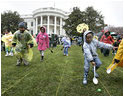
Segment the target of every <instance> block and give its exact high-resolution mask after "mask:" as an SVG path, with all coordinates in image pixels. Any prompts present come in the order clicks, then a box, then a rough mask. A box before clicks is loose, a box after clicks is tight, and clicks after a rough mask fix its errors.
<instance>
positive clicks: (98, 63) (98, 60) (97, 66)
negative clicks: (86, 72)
mask: <svg viewBox="0 0 124 97" xmlns="http://www.w3.org/2000/svg"><path fill="white" fill-rule="evenodd" d="M94 61H95V63H96V70H97V69H98V68H99V67H100V66H101V64H102V62H101V61H100V59H99V58H98V57H96V58H94ZM93 69H94V68H93ZM93 71H94V70H93ZM95 77H99V75H98V74H97V73H96V72H95Z"/></svg>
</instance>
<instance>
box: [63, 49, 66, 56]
mask: <svg viewBox="0 0 124 97" xmlns="http://www.w3.org/2000/svg"><path fill="white" fill-rule="evenodd" d="M63 51H64V55H66V47H64V50H63Z"/></svg>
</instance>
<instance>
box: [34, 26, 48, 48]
mask: <svg viewBox="0 0 124 97" xmlns="http://www.w3.org/2000/svg"><path fill="white" fill-rule="evenodd" d="M44 28H45V27H44ZM36 41H37V43H38V50H46V49H47V48H49V37H48V34H47V33H46V28H45V33H42V32H39V34H38V35H37V38H36Z"/></svg>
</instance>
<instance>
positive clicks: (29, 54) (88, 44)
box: [2, 22, 123, 84]
mask: <svg viewBox="0 0 124 97" xmlns="http://www.w3.org/2000/svg"><path fill="white" fill-rule="evenodd" d="M4 32H5V35H3V36H2V42H4V43H5V52H6V55H5V56H13V53H14V55H15V56H16V58H17V64H16V65H17V66H20V65H21V64H22V63H24V65H29V62H30V61H31V60H32V58H33V51H32V47H34V46H36V45H37V46H38V50H39V52H40V58H39V59H40V61H43V60H44V52H45V50H47V49H48V48H49V46H50V47H51V43H50V42H51V41H50V40H52V39H50V38H49V36H48V34H47V33H46V28H45V27H44V26H42V27H40V32H39V33H38V35H37V36H36V39H34V37H33V36H32V35H31V34H30V33H29V32H28V30H27V27H26V24H25V23H24V22H21V23H19V30H17V31H16V32H15V33H14V34H12V33H11V32H10V30H8V29H5V31H4ZM82 33H83V34H82V36H81V37H80V38H79V40H80V41H78V44H79V45H82V51H83V54H84V74H83V75H84V76H83V82H82V83H83V84H87V83H88V82H87V77H88V72H89V68H90V64H91V65H93V66H95V69H96V70H98V69H99V67H100V66H101V64H102V62H101V61H100V59H99V57H98V54H97V52H96V51H97V48H100V49H101V53H103V55H104V56H105V57H106V56H109V53H110V50H113V53H114V54H115V53H118V54H119V53H121V54H119V55H120V56H121V57H118V55H116V56H115V58H114V59H113V63H119V64H121V65H120V66H122V64H123V63H122V60H123V59H122V56H123V51H122V50H123V46H122V45H123V40H122V39H123V37H118V38H117V39H115V40H114V39H113V38H112V36H111V34H110V31H108V30H107V31H104V32H103V35H102V37H101V39H100V41H98V39H97V38H96V37H95V36H94V34H95V33H93V32H92V31H90V30H83V32H82ZM94 37H95V38H94ZM72 41H73V40H72V38H69V37H68V36H64V37H63V38H62V39H61V43H62V45H63V48H62V50H63V55H64V56H68V55H69V52H68V49H69V48H70V47H71V45H72ZM120 42H121V43H120ZM119 44H120V45H121V46H120V45H119ZM118 47H119V50H118ZM120 49H121V51H120ZM120 62H121V63H120ZM95 77H99V75H98V73H96V72H95Z"/></svg>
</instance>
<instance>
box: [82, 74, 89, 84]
mask: <svg viewBox="0 0 124 97" xmlns="http://www.w3.org/2000/svg"><path fill="white" fill-rule="evenodd" d="M87 76H88V73H84V79H83V84H84V85H86V84H87Z"/></svg>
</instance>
